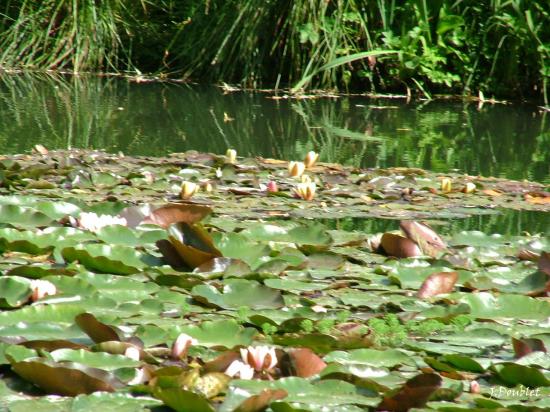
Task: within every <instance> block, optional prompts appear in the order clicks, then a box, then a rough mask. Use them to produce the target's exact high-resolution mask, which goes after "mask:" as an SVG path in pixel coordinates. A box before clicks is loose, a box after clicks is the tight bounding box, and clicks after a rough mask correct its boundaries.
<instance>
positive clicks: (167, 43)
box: [0, 0, 550, 102]
mask: <svg viewBox="0 0 550 412" xmlns="http://www.w3.org/2000/svg"><path fill="white" fill-rule="evenodd" d="M3 11H4V17H3V19H2V20H1V21H0V30H2V36H1V37H0V38H1V40H0V50H1V52H0V66H4V67H14V66H24V67H36V68H67V69H70V70H74V71H86V70H91V71H97V70H102V71H108V70H131V71H136V70H137V71H148V72H149V71H158V72H161V73H164V74H170V75H176V76H179V77H184V78H186V79H202V80H208V81H226V82H237V83H241V84H244V85H247V86H253V87H259V86H265V85H267V86H273V85H281V86H299V88H301V87H310V86H313V87H321V88H332V87H337V88H340V89H344V90H345V89H353V90H361V91H365V90H366V91H384V92H387V91H397V92H400V93H405V92H408V91H409V90H411V89H413V90H416V91H419V92H421V93H423V94H425V95H430V94H431V93H434V92H446V93H449V92H451V93H467V94H468V93H471V94H477V93H478V91H482V92H484V93H485V94H486V95H496V96H504V97H511V96H513V97H527V96H531V97H532V96H534V97H537V98H540V99H544V100H545V101H546V102H547V101H548V94H547V88H548V77H549V74H550V44H549V41H550V25H549V24H547V22H548V21H549V19H550V4H549V3H548V2H547V1H541V0H510V1H503V0H491V1H483V2H479V1H472V0H470V1H448V0H436V1H427V0H423V1H422V0H415V1H411V0H409V1H395V0H392V1H381V0H377V1H366V0H350V1H343V0H336V1H331V2H325V1H321V2H318V1H310V0H301V1H288V0H271V1H265V0H231V1H225V0H223V1H221V0H212V1H196V0H195V1H187V2H184V1H182V2H177V1H170V0H163V1H157V2H151V1H149V0H141V1H139V2H138V1H136V2H128V1H123V0H107V1H101V2H97V1H94V0H83V1H80V2H78V3H77V2H74V1H68V0H47V1H43V2H34V1H29V0H9V1H8V2H7V5H6V6H5V10H3ZM545 22H546V24H545ZM390 51H393V52H390Z"/></svg>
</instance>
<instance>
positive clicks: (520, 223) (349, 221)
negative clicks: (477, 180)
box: [323, 210, 550, 237]
mask: <svg viewBox="0 0 550 412" xmlns="http://www.w3.org/2000/svg"><path fill="white" fill-rule="evenodd" d="M323 223H324V224H325V225H326V226H327V227H329V228H332V229H341V230H348V231H351V230H358V231H362V232H364V233H383V232H388V231H391V230H399V221H398V220H392V219H357V218H344V219H325V220H324V221H323ZM430 224H431V225H432V226H433V227H434V229H436V230H437V232H438V233H440V234H442V235H444V236H448V237H450V236H452V235H453V234H455V233H458V232H460V231H463V230H477V231H482V232H486V233H500V234H503V235H511V236H518V235H524V234H526V233H529V234H532V235H533V234H542V235H543V236H548V235H550V231H549V230H550V214H549V213H545V212H531V211H521V210H520V211H517V210H505V211H502V212H501V213H498V214H487V215H475V216H471V217H469V218H465V219H448V220H437V221H433V222H430Z"/></svg>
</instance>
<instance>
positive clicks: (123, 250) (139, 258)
mask: <svg viewBox="0 0 550 412" xmlns="http://www.w3.org/2000/svg"><path fill="white" fill-rule="evenodd" d="M61 253H62V255H63V258H64V259H66V260H67V261H69V262H74V261H78V262H80V263H82V264H83V265H84V266H86V267H87V268H89V269H92V270H97V271H99V272H105V273H116V274H120V275H129V274H132V273H136V272H138V271H139V270H141V269H143V268H144V267H145V266H146V263H145V262H144V260H143V258H144V256H143V254H141V253H139V252H137V251H136V250H135V249H133V248H130V247H126V246H120V245H114V246H110V245H102V244H95V243H91V244H79V245H76V246H73V247H66V248H64V249H63V250H62V251H61Z"/></svg>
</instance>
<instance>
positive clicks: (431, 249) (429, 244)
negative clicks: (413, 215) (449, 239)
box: [399, 220, 447, 257]
mask: <svg viewBox="0 0 550 412" xmlns="http://www.w3.org/2000/svg"><path fill="white" fill-rule="evenodd" d="M399 226H400V227H401V230H402V231H403V233H405V235H406V236H407V238H409V239H410V240H412V241H413V242H414V243H416V244H417V245H418V246H419V247H420V250H422V252H423V253H424V254H425V255H428V256H431V257H437V255H439V254H440V253H441V252H443V251H445V250H447V244H446V243H445V242H444V241H443V239H441V238H440V237H439V235H438V234H437V233H435V231H434V230H433V229H432V228H431V227H429V226H428V225H426V224H424V223H420V222H416V221H409V220H404V221H402V222H401V223H400V224H399Z"/></svg>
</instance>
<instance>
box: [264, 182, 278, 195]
mask: <svg viewBox="0 0 550 412" xmlns="http://www.w3.org/2000/svg"><path fill="white" fill-rule="evenodd" d="M266 189H267V191H268V192H269V193H277V192H278V191H279V188H278V187H277V182H275V181H273V180H270V181H269V182H267V185H266Z"/></svg>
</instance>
